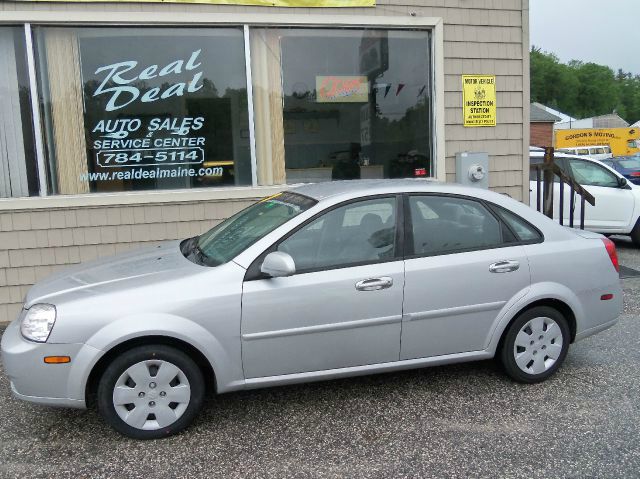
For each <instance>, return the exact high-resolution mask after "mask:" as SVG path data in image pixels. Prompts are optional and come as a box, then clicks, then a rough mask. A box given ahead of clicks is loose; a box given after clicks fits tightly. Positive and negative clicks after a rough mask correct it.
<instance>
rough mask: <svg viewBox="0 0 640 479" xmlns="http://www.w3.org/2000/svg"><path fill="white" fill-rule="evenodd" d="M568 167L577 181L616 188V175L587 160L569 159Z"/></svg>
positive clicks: (583, 183) (582, 183)
mask: <svg viewBox="0 0 640 479" xmlns="http://www.w3.org/2000/svg"><path fill="white" fill-rule="evenodd" d="M569 167H570V168H571V171H572V173H573V177H574V178H575V179H576V181H577V182H578V183H580V184H581V185H583V186H584V185H586V186H606V187H609V188H618V187H619V185H618V177H617V176H615V175H614V174H613V173H611V172H610V171H608V170H606V169H605V168H603V167H602V166H599V165H596V164H595V163H591V162H589V161H582V160H572V159H569Z"/></svg>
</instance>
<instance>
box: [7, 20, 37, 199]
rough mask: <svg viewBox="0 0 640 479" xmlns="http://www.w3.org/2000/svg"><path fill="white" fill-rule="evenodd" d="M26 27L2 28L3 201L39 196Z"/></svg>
mask: <svg viewBox="0 0 640 479" xmlns="http://www.w3.org/2000/svg"><path fill="white" fill-rule="evenodd" d="M30 102H31V97H30V89H29V80H28V75H27V61H26V49H25V35H24V28H23V27H0V198H10V197H20V196H33V195H37V194H38V169H37V166H36V155H35V147H34V136H33V122H32V116H31V106H30Z"/></svg>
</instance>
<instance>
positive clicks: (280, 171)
mask: <svg viewBox="0 0 640 479" xmlns="http://www.w3.org/2000/svg"><path fill="white" fill-rule="evenodd" d="M430 41H431V39H430V32H428V31H402V30H377V29H376V30H364V29H320V28H317V29H299V28H292V29H257V30H253V31H252V37H251V46H252V62H253V64H252V67H253V69H252V72H253V78H254V95H255V98H254V110H255V116H256V128H257V130H256V145H257V150H258V155H257V161H258V178H259V182H260V183H264V182H269V181H273V182H275V183H278V182H283V183H284V182H286V183H297V182H320V181H331V180H339V179H357V178H403V177H414V176H432V175H433V174H434V171H433V156H432V150H433V145H432V138H433V128H432V122H431V109H432V104H431V90H432V85H431V62H430V50H431V49H430Z"/></svg>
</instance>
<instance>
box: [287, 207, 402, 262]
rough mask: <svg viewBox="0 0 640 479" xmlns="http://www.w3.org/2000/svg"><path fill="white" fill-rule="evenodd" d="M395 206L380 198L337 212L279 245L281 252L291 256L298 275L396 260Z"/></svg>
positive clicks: (304, 228) (332, 212) (325, 216)
mask: <svg viewBox="0 0 640 479" xmlns="http://www.w3.org/2000/svg"><path fill="white" fill-rule="evenodd" d="M395 205H396V200H395V198H380V199H375V200H368V201H361V202H358V203H352V204H349V205H346V206H342V207H340V208H337V209H334V210H332V211H330V212H329V213H326V214H325V215H322V216H321V217H320V218H318V219H316V220H314V221H313V222H311V223H309V224H308V225H306V226H305V227H303V228H302V229H300V230H299V231H297V232H296V233H294V234H293V235H291V236H290V237H289V238H287V239H286V240H285V241H283V242H282V243H280V245H279V246H278V251H283V252H285V253H288V254H290V255H291V257H292V258H293V260H294V262H295V264H296V271H298V272H305V271H311V270H317V269H324V268H336V267H343V266H349V265H355V264H365V263H373V262H378V261H385V260H390V259H393V258H394V257H395V248H396V206H395Z"/></svg>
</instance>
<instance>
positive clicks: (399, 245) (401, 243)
mask: <svg viewBox="0 0 640 479" xmlns="http://www.w3.org/2000/svg"><path fill="white" fill-rule="evenodd" d="M402 196H403V195H402V194H401V193H400V194H398V193H383V194H378V195H370V196H360V197H358V198H352V199H350V200H346V201H342V202H340V203H337V204H335V205H331V206H329V207H327V208H325V209H323V210H322V211H319V212H318V213H316V214H314V215H313V216H312V217H311V218H308V219H307V220H305V221H304V222H303V223H301V224H299V225H298V226H296V227H295V228H293V229H292V230H291V231H288V232H287V233H286V234H284V235H283V236H282V237H280V238H278V240H277V241H275V242H274V243H273V244H271V246H269V247H268V248H266V249H265V250H264V251H263V252H262V253H261V254H260V255H258V257H257V258H256V259H254V260H253V261H252V262H251V265H250V266H249V267H248V268H247V272H246V273H245V276H244V280H243V281H256V280H260V279H268V278H269V276H267V275H265V274H263V273H262V272H261V271H260V267H261V266H262V262H263V261H264V259H265V257H266V256H267V255H268V254H269V253H273V252H274V251H277V248H278V246H280V244H281V243H283V242H284V241H286V240H287V239H289V238H290V237H291V236H293V235H294V234H296V233H297V232H298V231H300V230H302V229H303V228H305V227H306V226H308V225H309V224H311V223H313V222H314V221H316V220H317V219H319V218H321V217H322V216H324V215H326V214H328V213H331V212H332V211H335V210H337V209H339V208H343V207H345V206H349V205H351V204H355V203H362V202H365V201H371V200H377V199H389V198H392V199H394V200H395V202H396V210H395V215H396V221H395V227H396V235H395V236H396V238H395V241H396V247H395V252H394V255H393V257H392V258H388V259H384V260H377V261H358V262H355V263H348V264H338V265H331V266H325V267H321V268H309V269H305V270H300V271H298V270H296V272H295V273H294V274H293V276H298V275H300V274H310V273H319V272H323V271H331V270H336V269H346V268H356V267H359V266H367V265H372V264H384V263H393V262H396V261H404V259H405V237H406V235H405V228H404V223H405V215H404V207H405V205H404V201H403V198H402Z"/></svg>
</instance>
